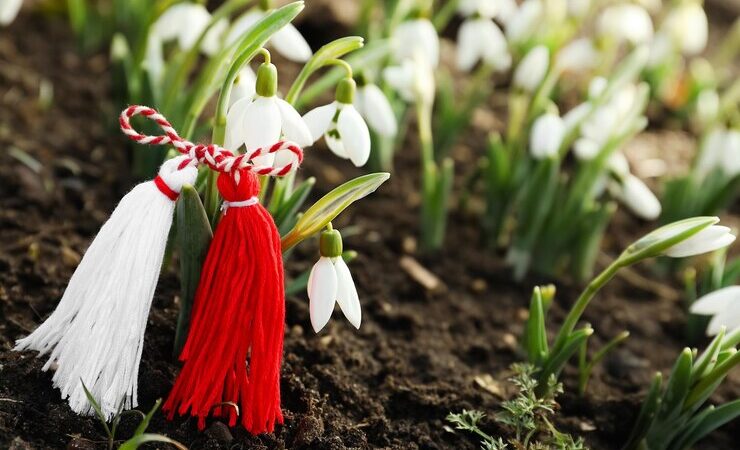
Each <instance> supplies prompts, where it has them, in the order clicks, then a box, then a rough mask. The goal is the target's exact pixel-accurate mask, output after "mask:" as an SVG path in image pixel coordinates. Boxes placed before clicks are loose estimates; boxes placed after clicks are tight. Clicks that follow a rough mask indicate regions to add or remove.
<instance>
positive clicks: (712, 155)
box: [696, 127, 725, 176]
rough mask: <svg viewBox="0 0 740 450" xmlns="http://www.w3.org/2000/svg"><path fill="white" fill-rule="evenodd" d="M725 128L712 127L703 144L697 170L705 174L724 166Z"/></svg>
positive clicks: (702, 174)
mask: <svg viewBox="0 0 740 450" xmlns="http://www.w3.org/2000/svg"><path fill="white" fill-rule="evenodd" d="M724 140H725V130H724V129H723V128H721V127H715V128H712V129H711V131H709V133H707V135H706V137H705V138H704V141H703V142H702V144H701V149H700V151H699V156H698V157H697V158H698V159H697V160H696V172H697V173H699V175H701V176H704V175H706V174H708V173H709V172H711V171H713V170H714V169H716V168H718V167H722V163H723V161H722V159H723V154H722V153H723V148H724Z"/></svg>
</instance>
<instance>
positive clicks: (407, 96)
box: [383, 61, 416, 102]
mask: <svg viewBox="0 0 740 450" xmlns="http://www.w3.org/2000/svg"><path fill="white" fill-rule="evenodd" d="M413 66H414V63H413V62H412V61H404V63H403V64H402V65H400V66H391V67H386V68H385V69H384V70H383V79H384V80H385V81H386V82H387V83H388V84H389V85H390V86H391V87H392V88H393V89H395V90H396V91H397V92H398V93H399V94H400V95H401V97H402V98H403V99H404V100H406V101H407V102H413V101H414V100H415V99H416V96H415V94H414V89H413V86H414V67H413Z"/></svg>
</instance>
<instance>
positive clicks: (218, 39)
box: [200, 18, 229, 56]
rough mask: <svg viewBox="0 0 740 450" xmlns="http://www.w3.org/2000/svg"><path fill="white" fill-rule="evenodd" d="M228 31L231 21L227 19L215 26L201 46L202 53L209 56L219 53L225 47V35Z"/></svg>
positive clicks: (204, 38)
mask: <svg viewBox="0 0 740 450" xmlns="http://www.w3.org/2000/svg"><path fill="white" fill-rule="evenodd" d="M228 29H229V21H228V20H227V19H225V18H224V19H220V20H219V21H218V22H216V23H215V24H213V26H212V27H211V29H210V30H208V32H207V33H206V35H205V36H204V37H203V42H202V43H201V44H200V51H201V52H203V54H204V55H208V56H213V55H215V54H216V53H218V52H219V50H221V49H222V48H223V46H224V41H225V34H226V30H228Z"/></svg>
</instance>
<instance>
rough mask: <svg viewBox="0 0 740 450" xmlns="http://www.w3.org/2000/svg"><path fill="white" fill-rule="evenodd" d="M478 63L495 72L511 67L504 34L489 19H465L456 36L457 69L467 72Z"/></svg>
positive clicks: (481, 17)
mask: <svg viewBox="0 0 740 450" xmlns="http://www.w3.org/2000/svg"><path fill="white" fill-rule="evenodd" d="M478 61H483V62H484V63H485V64H488V65H489V66H491V67H493V68H494V69H496V70H508V69H509V67H510V66H511V55H510V54H509V50H508V45H507V43H506V38H505V37H504V33H503V32H502V31H501V30H500V29H499V27H498V26H497V25H496V23H494V21H493V20H492V19H491V18H490V17H483V16H480V17H476V18H469V19H466V20H465V21H464V22H463V24H462V25H461V26H460V30H459V31H458V34H457V68H458V69H460V70H462V71H465V72H469V71H470V70H471V69H472V68H473V67H474V66H475V64H476V63H477V62H478Z"/></svg>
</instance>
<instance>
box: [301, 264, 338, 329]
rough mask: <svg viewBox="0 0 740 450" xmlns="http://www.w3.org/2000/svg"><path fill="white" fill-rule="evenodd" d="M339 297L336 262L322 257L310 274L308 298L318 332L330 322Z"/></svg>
mask: <svg viewBox="0 0 740 450" xmlns="http://www.w3.org/2000/svg"><path fill="white" fill-rule="evenodd" d="M336 298H337V274H336V271H335V270H334V264H332V262H331V260H330V259H329V258H326V257H323V256H322V257H321V258H319V260H318V261H317V262H316V264H314V266H313V268H312V269H311V274H310V275H309V276H308V300H309V313H310V315H311V326H312V327H313V330H314V331H315V332H316V333H318V332H319V331H321V329H322V328H324V326H325V325H326V324H327V322H329V319H330V318H331V313H332V312H333V311H334V303H336Z"/></svg>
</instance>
